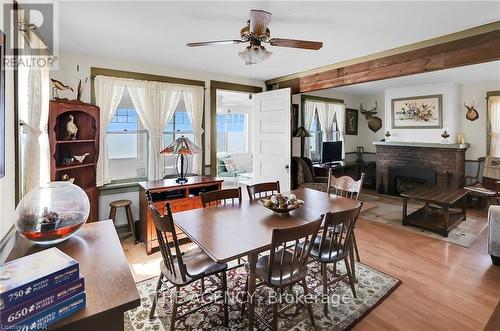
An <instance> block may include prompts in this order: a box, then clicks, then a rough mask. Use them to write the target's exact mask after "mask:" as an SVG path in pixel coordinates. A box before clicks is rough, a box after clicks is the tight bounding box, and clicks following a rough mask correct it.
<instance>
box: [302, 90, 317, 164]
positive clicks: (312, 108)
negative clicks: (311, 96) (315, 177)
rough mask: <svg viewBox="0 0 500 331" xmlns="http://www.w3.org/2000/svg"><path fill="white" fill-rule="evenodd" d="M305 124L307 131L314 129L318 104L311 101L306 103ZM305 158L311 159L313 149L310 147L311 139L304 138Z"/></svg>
mask: <svg viewBox="0 0 500 331" xmlns="http://www.w3.org/2000/svg"><path fill="white" fill-rule="evenodd" d="M303 112H304V123H303V126H304V128H305V129H306V130H307V131H310V130H311V128H312V124H313V120H314V114H315V112H316V103H315V102H314V101H311V100H306V101H305V102H304V110H303ZM304 139H305V143H304V156H305V157H309V158H310V157H311V147H310V145H309V138H304Z"/></svg>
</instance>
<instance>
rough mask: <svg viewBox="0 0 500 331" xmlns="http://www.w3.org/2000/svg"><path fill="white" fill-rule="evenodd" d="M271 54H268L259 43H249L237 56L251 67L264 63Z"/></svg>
mask: <svg viewBox="0 0 500 331" xmlns="http://www.w3.org/2000/svg"><path fill="white" fill-rule="evenodd" d="M271 54H273V53H272V52H269V51H268V50H267V49H266V48H265V47H264V46H262V45H261V44H260V42H255V43H251V44H250V46H248V47H246V48H245V50H244V51H243V52H239V53H238V55H239V56H240V58H241V59H242V60H244V61H245V64H246V65H252V64H256V63H259V62H262V61H264V60H265V59H267V58H268V57H270V56H271Z"/></svg>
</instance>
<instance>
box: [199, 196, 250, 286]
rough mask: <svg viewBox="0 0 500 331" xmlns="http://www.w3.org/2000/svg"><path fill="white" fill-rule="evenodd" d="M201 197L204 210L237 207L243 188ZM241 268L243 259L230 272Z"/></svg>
mask: <svg viewBox="0 0 500 331" xmlns="http://www.w3.org/2000/svg"><path fill="white" fill-rule="evenodd" d="M200 196H201V203H202V205H203V208H208V207H218V206H225V205H231V206H235V205H236V204H241V201H242V197H241V187H238V188H229V189H224V190H216V191H210V192H204V193H200ZM241 266H243V264H242V263H241V259H240V258H238V264H237V265H235V266H232V267H231V268H229V269H228V270H230V269H234V268H239V267H241ZM202 284H203V282H202Z"/></svg>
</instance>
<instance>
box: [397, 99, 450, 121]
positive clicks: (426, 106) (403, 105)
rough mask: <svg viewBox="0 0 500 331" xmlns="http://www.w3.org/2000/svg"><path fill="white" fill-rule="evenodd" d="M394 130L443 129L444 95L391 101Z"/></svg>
mask: <svg viewBox="0 0 500 331" xmlns="http://www.w3.org/2000/svg"><path fill="white" fill-rule="evenodd" d="M391 127H392V129H441V128H443V95H442V94H434V95H422V96H414V97H405V98H396V99H392V100H391Z"/></svg>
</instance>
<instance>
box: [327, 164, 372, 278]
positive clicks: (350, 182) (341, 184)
mask: <svg viewBox="0 0 500 331" xmlns="http://www.w3.org/2000/svg"><path fill="white" fill-rule="evenodd" d="M364 180H365V173H364V172H363V173H361V177H360V178H359V179H358V180H354V179H352V178H351V177H349V176H342V177H339V178H337V177H335V176H333V175H332V174H331V173H330V174H329V176H328V187H327V190H326V192H327V193H328V194H334V195H338V196H341V197H346V198H350V199H354V200H358V199H359V195H360V194H361V189H362V188H363V181H364ZM352 244H353V246H354V253H355V254H356V259H357V260H358V262H360V260H361V259H360V257H359V250H358V243H357V242H356V235H355V234H354V233H353V239H352ZM352 259H354V255H353V256H352ZM352 262H353V270H354V272H353V274H354V275H356V272H355V267H354V260H353V261H352ZM354 278H356V277H354Z"/></svg>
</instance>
